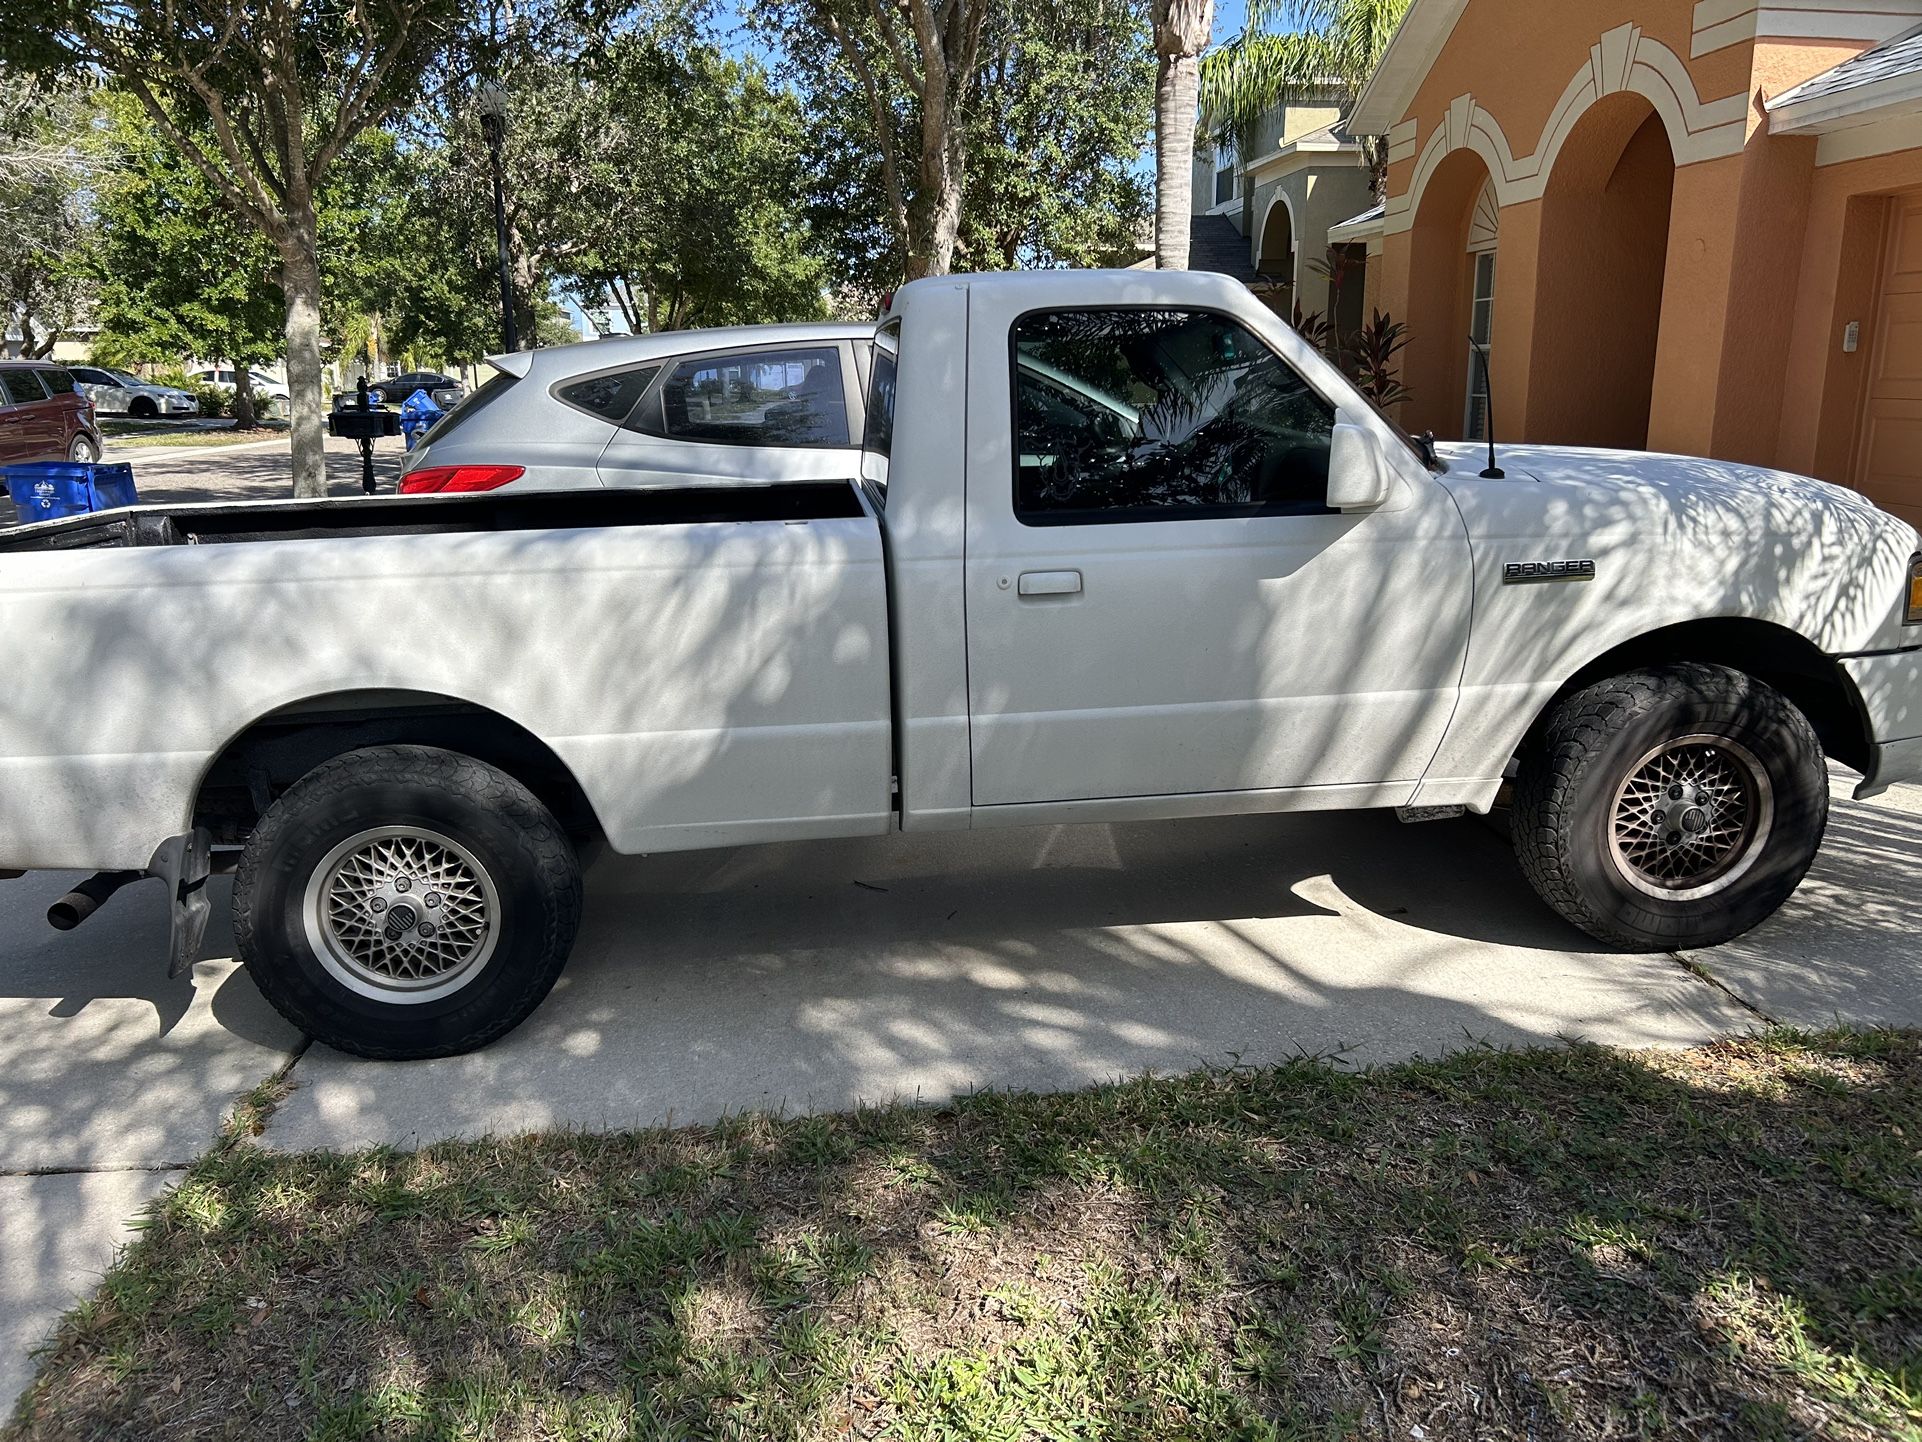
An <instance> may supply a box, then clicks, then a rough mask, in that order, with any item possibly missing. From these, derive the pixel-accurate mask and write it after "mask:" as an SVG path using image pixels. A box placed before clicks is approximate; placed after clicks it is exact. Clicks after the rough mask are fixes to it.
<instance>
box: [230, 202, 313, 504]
mask: <svg viewBox="0 0 1922 1442" xmlns="http://www.w3.org/2000/svg"><path fill="white" fill-rule="evenodd" d="M280 284H281V288H282V290H284V291H285V292H286V295H287V389H288V391H289V392H290V393H291V395H290V397H289V399H288V402H287V413H288V420H289V421H290V422H291V423H292V429H293V437H294V494H295V495H296V496H299V497H304V498H312V497H316V496H324V495H326V494H327V452H326V445H327V440H326V435H325V432H324V425H323V422H324V419H325V417H326V407H325V405H324V403H323V402H322V400H321V394H320V261H319V259H318V258H317V256H316V255H315V250H314V231H313V227H312V226H311V225H308V226H306V227H304V228H303V227H301V226H299V225H298V224H296V226H295V228H294V235H293V236H292V237H291V239H290V243H289V244H288V245H287V246H286V247H285V248H284V249H283V250H282V252H281V258H280ZM237 378H238V377H236V379H237Z"/></svg>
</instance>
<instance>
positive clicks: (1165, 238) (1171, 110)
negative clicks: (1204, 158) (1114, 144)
mask: <svg viewBox="0 0 1922 1442" xmlns="http://www.w3.org/2000/svg"><path fill="white" fill-rule="evenodd" d="M1200 73H1201V63H1200V61H1199V60H1197V59H1196V58H1195V57H1194V56H1192V55H1164V56H1162V57H1161V62H1160V64H1159V65H1158V66H1157V68H1156V71H1155V266H1156V267H1157V268H1158V269H1160V270H1186V269H1187V268H1188V235H1189V229H1190V227H1191V226H1192V224H1193V221H1194V216H1193V213H1192V212H1193V203H1194V169H1195V87H1196V85H1197V83H1198V81H1199V78H1200Z"/></svg>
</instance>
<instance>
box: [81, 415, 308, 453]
mask: <svg viewBox="0 0 1922 1442" xmlns="http://www.w3.org/2000/svg"><path fill="white" fill-rule="evenodd" d="M100 434H101V435H102V436H104V437H105V438H106V439H107V441H108V442H109V443H111V444H112V446H113V448H114V449H115V450H133V449H135V448H144V447H146V446H238V445H245V444H247V443H248V442H250V441H271V440H275V439H277V438H278V437H280V436H284V435H286V434H287V423H286V422H285V421H261V422H260V423H259V424H257V425H256V426H255V427H254V428H253V429H252V430H246V431H237V430H235V429H233V423H232V422H231V421H225V422H222V423H221V424H220V425H219V426H209V427H204V428H203V427H195V426H189V427H187V428H185V429H177V428H165V429H163V428H162V425H161V423H160V422H158V421H112V420H103V421H101V422H100Z"/></svg>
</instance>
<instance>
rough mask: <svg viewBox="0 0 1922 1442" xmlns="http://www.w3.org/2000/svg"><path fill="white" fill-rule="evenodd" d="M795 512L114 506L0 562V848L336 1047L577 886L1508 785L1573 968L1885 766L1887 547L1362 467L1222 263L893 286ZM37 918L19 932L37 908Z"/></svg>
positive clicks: (1711, 913) (406, 1039) (1710, 500)
mask: <svg viewBox="0 0 1922 1442" xmlns="http://www.w3.org/2000/svg"><path fill="white" fill-rule="evenodd" d="M877 347H878V350H877V355H876V358H875V365H874V367H873V383H872V391H871V395H870V397H869V403H868V406H867V414H868V422H867V426H868V430H867V435H866V437H865V443H864V450H863V456H864V459H863V461H862V466H861V468H862V470H863V471H864V474H863V475H861V476H858V477H854V476H851V477H849V478H848V479H847V480H846V481H845V482H833V483H828V482H808V483H799V484H790V485H785V486H757V485H715V486H710V487H705V488H686V487H683V488H677V489H662V490H635V491H594V492H580V493H541V494H534V495H528V496H518V495H512V494H507V495H476V496H434V497H419V498H410V497H402V498H395V499H380V500H372V501H361V500H352V501H337V502H320V503H311V502H308V503H300V502H285V503H270V504H249V505H212V506H204V507H180V508H166V507H142V508H137V509H135V510H132V511H122V512H114V513H107V514H103V515H100V516H95V517H85V518H79V519H75V520H69V521H57V522H50V523H47V524H43V525H37V526H28V527H25V528H22V529H20V530H17V531H15V532H12V533H10V534H7V535H5V536H0V674H4V675H5V676H6V678H7V682H8V688H7V695H8V704H7V705H6V706H5V708H4V710H3V711H0V862H4V863H5V864H6V865H7V866H9V867H10V868H85V869H89V870H92V869H96V868H98V869H101V870H102V875H100V876H98V877H95V878H94V879H93V880H92V881H91V882H90V883H89V885H88V886H87V887H85V888H83V889H82V891H81V892H79V893H76V894H75V896H73V897H70V898H68V899H67V904H66V911H65V912H64V914H63V919H64V920H65V921H67V922H68V923H72V922H74V921H76V920H77V919H78V918H79V917H80V916H82V915H84V914H85V912H86V911H88V910H90V909H91V907H92V906H93V905H95V904H97V903H98V901H99V900H100V899H102V898H103V897H104V895H105V894H107V893H108V892H110V891H111V889H112V888H113V887H114V886H115V885H117V884H118V883H119V882H121V881H123V880H125V879H128V878H129V877H131V876H136V875H143V874H151V875H158V876H160V877H162V878H164V879H165V881H166V883H167V885H168V886H169V887H170V888H172V894H173V897H174V928H173V930H174V935H173V940H172V951H173V962H174V965H175V966H176V967H178V966H180V965H183V964H185V963H186V962H187V961H189V960H190V959H191V958H192V956H193V954H194V951H195V949H196V948H197V947H198V945H199V941H200V935H201V930H202V928H203V927H204V923H205V918H206V911H207V902H206V899H205V897H204V895H203V893H202V891H201V887H202V884H203V883H204V881H205V879H206V877H207V875H208V873H209V870H210V869H211V868H217V867H218V866H219V865H220V864H221V859H222V857H223V856H225V857H232V856H234V854H235V851H234V849H235V848H237V849H238V854H237V865H238V878H237V881H236V885H235V891H234V909H235V933H236V936H237V938H238V941H239V947H240V952H241V956H242V958H243V959H244V961H245V962H246V964H247V965H248V966H249V967H250V968H251V969H252V971H253V973H254V976H255V978H256V980H257V981H258V983H259V986H260V988H261V990H262V991H263V992H264V993H265V994H266V996H267V997H268V998H269V999H270V1000H271V1001H272V1002H273V1003H274V1004H275V1005H276V1006H277V1007H279V1008H280V1010H281V1011H283V1012H284V1013H285V1014H286V1015H287V1016H288V1017H289V1018H290V1019H291V1020H292V1021H293V1022H294V1023H295V1024H296V1025H298V1026H300V1027H302V1028H303V1029H305V1030H306V1031H308V1032H309V1033H311V1034H312V1035H314V1036H316V1037H318V1038H320V1039H322V1040H325V1041H327V1042H330V1043H332V1044H333V1045H335V1046H338V1047H343V1048H346V1049H348V1050H351V1051H356V1052H361V1053H364V1054H367V1055H370V1056H380V1057H419V1056H430V1055H440V1054H447V1053H452V1052H458V1051H462V1050H466V1049H468V1048H472V1047H476V1046H480V1045H482V1044H484V1043H486V1042H488V1041H490V1040H491V1039H493V1038H495V1037H498V1036H500V1035H501V1034H502V1033H504V1032H506V1031H507V1030H509V1029H510V1028H511V1027H513V1026H514V1025H515V1024H517V1023H518V1022H519V1021H521V1020H522V1019H523V1018H524V1017H525V1016H527V1015H528V1013H529V1012H530V1011H532V1010H533V1008H534V1007H535V1006H537V1005H538V1004H539V1002H540V1000H541V998H542V997H543V996H544V995H545V994H546V992H547V991H548V989H549V987H550V986H551V985H552V984H553V982H554V980H555V977H556V976H557V975H558V973H559V972H560V970H561V967H562V966H563V964H564V963H565V961H566V959H567V954H568V951H569V948H570V946H571V945H572V942H573V939H574V934H575V929H576V924H577V920H578V917H579V914H580V910H581V883H580V862H579V860H578V855H579V851H580V849H581V848H582V847H583V846H586V845H590V844H599V843H601V842H604V843H605V844H606V845H608V846H610V847H612V848H613V849H614V850H616V851H620V852H629V853H634V852H657V851H671V850H676V849H684V848H696V847H721V846H736V845H741V844H743V843H751V842H769V841H791V840H796V839H802V838H810V837H831V836H854V835H867V834H873V833H879V832H885V831H888V830H890V829H893V828H900V829H903V830H934V829H942V828H962V827H983V826H1019V825H1031V824H1036V823H1054V822H1080V821H1121V820H1136V819H1141V818H1153V817H1181V816H1198V815H1208V814H1224V813H1235V812H1253V811H1288V810H1311V809H1321V808H1346V807H1390V808H1401V809H1403V812H1404V815H1405V816H1407V817H1409V818H1411V819H1413V818H1419V817H1425V816H1432V815H1438V814H1453V813H1458V812H1459V811H1460V810H1461V809H1463V808H1466V809H1468V810H1472V811H1477V812H1485V811H1487V810H1489V809H1490V808H1491V807H1492V806H1494V805H1495V804H1496V803H1497V801H1498V798H1503V799H1505V800H1507V801H1508V802H1509V803H1510V804H1512V808H1513V817H1512V829H1513V833H1514V836H1515V839H1516V844H1517V850H1518V852H1519V854H1520V859H1521V862H1522V867H1523V870H1524V871H1525V872H1526V873H1527V875H1528V877H1529V879H1530V880H1531V881H1532V882H1533V883H1534V885H1535V887H1536V888H1537V889H1538V890H1539V891H1540V893H1541V895H1542V896H1543V897H1544V898H1545V899H1546V901H1547V902H1548V903H1549V904H1550V905H1551V906H1553V907H1554V908H1555V909H1556V910H1558V911H1559V912H1560V913H1561V914H1562V915H1563V916H1565V917H1567V918H1568V919H1569V920H1570V921H1571V922H1573V923H1574V924H1575V925H1577V926H1579V927H1581V928H1583V929H1584V930H1586V931H1588V932H1589V933H1591V934H1592V935H1594V936H1596V937H1599V938H1601V939H1603V940H1605V941H1607V942H1609V943H1612V944H1615V945H1619V946H1621V947H1624V948H1644V949H1667V948H1671V947H1685V946H1689V947H1693V946H1709V945H1714V944H1716V943H1718V942H1721V941H1724V940H1727V939H1728V938H1730V937H1733V936H1735V935H1737V934H1739V933H1740V932H1742V931H1744V930H1746V929H1747V928H1749V927H1751V926H1753V925H1755V924H1756V923H1757V922H1759V921H1761V920H1762V919H1763V918H1765V917H1767V916H1768V915H1769V914H1770V913H1772V912H1773V911H1774V910H1775V909H1776V908H1777V907H1778V906H1780V905H1781V903H1782V902H1783V901H1784V899H1785V898H1787V897H1788V895H1789V894H1790V893H1791V892H1792V891H1793V890H1794V889H1795V887H1796V885H1797V884H1798V883H1799V882H1800V881H1801V879H1802V876H1803V874H1804V873H1805V871H1806V870H1807V868H1808V866H1809V864H1810V862H1811V860H1812V858H1813V857H1814V855H1815V852H1816V849H1817V847H1818V846H1819V845H1820V843H1821V839H1822V833H1823V827H1824V823H1825V821H1826V818H1827V807H1828V780H1827V773H1826V770H1825V764H1824V754H1825V753H1826V754H1827V755H1828V756H1832V757H1834V758H1836V759H1837V760H1839V761H1841V762H1844V763H1846V764H1847V765H1848V766H1850V767H1853V768H1855V769H1856V770H1857V771H1859V772H1861V773H1863V776H1864V780H1863V782H1862V785H1861V788H1860V794H1868V793H1871V792H1873V791H1875V790H1877V789H1880V788H1882V787H1885V786H1887V785H1888V784H1889V783H1890V782H1892V781H1896V780H1900V779H1903V778H1906V777H1913V776H1915V775H1917V774H1918V773H1919V772H1922V624H1919V623H1922V571H1918V563H1917V549H1918V542H1917V536H1916V532H1915V530H1914V529H1913V528H1912V527H1910V526H1908V525H1906V524H1904V523H1902V522H1900V521H1897V520H1895V519H1894V518H1892V517H1890V516H1888V515H1885V514H1883V513H1882V512H1880V511H1878V510H1877V509H1876V508H1875V507H1874V506H1872V505H1870V504H1869V503H1868V502H1867V501H1866V500H1865V499H1863V498H1862V497H1861V496H1859V495H1857V494H1855V493H1854V492H1851V491H1847V490H1842V489H1838V488H1836V487H1834V486H1829V485H1824V484H1821V483H1819V482H1815V481H1810V480H1802V479H1797V478H1795V477H1791V476H1786V475H1780V474H1775V473H1771V472H1766V471H1758V470H1753V469H1749V468H1745V467H1742V466H1737V465H1729V464H1723V463H1720V462H1716V461H1706V460H1691V459H1686V458H1680V457H1665V456H1650V455H1640V454H1631V453H1625V452H1624V453H1617V452H1593V451H1590V452H1583V451H1559V450H1550V449H1545V448H1535V447H1527V448H1524V447H1512V448H1509V449H1508V450H1507V451H1506V452H1505V453H1504V454H1503V455H1502V456H1501V463H1502V467H1503V468H1504V469H1505V472H1506V474H1505V475H1503V476H1501V477H1499V478H1497V477H1494V476H1485V475H1483V474H1482V472H1483V469H1484V457H1483V456H1482V455H1481V454H1480V453H1479V452H1475V451H1473V450H1472V449H1471V448H1467V447H1441V448H1439V453H1437V450H1436V448H1434V447H1432V446H1430V445H1428V444H1426V443H1424V442H1414V441H1410V440H1409V439H1407V438H1405V437H1404V436H1402V435H1401V434H1400V433H1399V432H1398V431H1397V430H1396V429H1395V427H1394V426H1392V425H1391V424H1390V423H1389V422H1388V421H1387V420H1385V419H1383V418H1382V417H1381V416H1380V415H1379V414H1377V413H1376V412H1375V411H1374V410H1373V409H1372V408H1371V407H1370V406H1369V405H1368V404H1367V402H1366V401H1365V400H1364V399H1363V398H1362V397H1361V396H1360V395H1359V394H1358V393H1357V392H1356V391H1355V390H1354V389H1353V387H1351V386H1350V385H1349V384H1348V382H1347V381H1345V380H1344V379H1343V378H1342V376H1341V375H1340V374H1339V373H1338V372H1337V371H1336V370H1335V368H1334V367H1332V366H1331V365H1329V364H1328V362H1326V361H1325V360H1323V359H1322V357H1321V356H1319V355H1318V354H1316V353H1315V352H1314V351H1313V350H1311V349H1310V348H1309V347H1308V346H1307V345H1305V344H1304V343H1303V342H1302V341H1301V340H1300V339H1299V338H1298V337H1297V336H1296V335H1295V333H1294V332H1293V331H1292V330H1291V329H1290V328H1289V327H1288V326H1287V325H1285V324H1284V323H1283V322H1282V321H1281V320H1280V319H1278V318H1277V317H1276V316H1275V315H1274V314H1273V313H1272V312H1271V311H1269V310H1268V309H1266V308H1265V307H1263V306H1262V305H1261V304H1260V303H1259V302H1258V301H1257V300H1256V299H1255V298H1254V297H1253V296H1252V295H1250V294H1249V292H1248V291H1246V290H1245V289H1243V288H1242V287H1241V286H1239V285H1237V284H1234V283H1233V282H1230V281H1228V280H1225V279H1223V278H1220V277H1215V276H1209V275H1201V274H1176V273H1167V272H1162V273H1154V272H1087V273H1060V272H1054V273H1038V274H1026V275H1002V276H993V277H950V278H943V279H934V280H927V281H921V282H917V283H915V284H913V285H910V286H907V287H905V288H904V289H903V290H902V291H901V292H900V293H899V295H898V296H897V297H896V299H895V301H894V303H893V306H892V309H891V312H890V314H889V316H888V318H887V320H886V323H885V324H884V325H883V327H882V329H881V331H880V334H879V338H878V341H877ZM56 912H57V913H58V912H60V908H58V907H57V908H56Z"/></svg>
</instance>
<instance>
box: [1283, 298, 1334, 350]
mask: <svg viewBox="0 0 1922 1442" xmlns="http://www.w3.org/2000/svg"><path fill="white" fill-rule="evenodd" d="M1288 323H1289V324H1290V325H1292V326H1293V327H1294V328H1295V330H1296V332H1297V333H1299V334H1300V336H1301V338H1302V339H1303V340H1305V341H1307V342H1308V344H1309V345H1311V346H1313V347H1314V348H1315V349H1316V350H1318V351H1320V352H1321V353H1322V354H1323V355H1326V354H1327V353H1328V343H1329V342H1330V341H1331V340H1333V339H1334V337H1335V327H1334V324H1333V322H1331V321H1330V320H1329V319H1328V318H1327V317H1326V316H1324V315H1323V314H1322V313H1321V312H1320V311H1318V310H1310V311H1304V310H1303V309H1302V308H1301V302H1300V301H1296V302H1295V313H1294V315H1293V316H1292V317H1291V318H1290V319H1289V322H1288Z"/></svg>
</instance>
